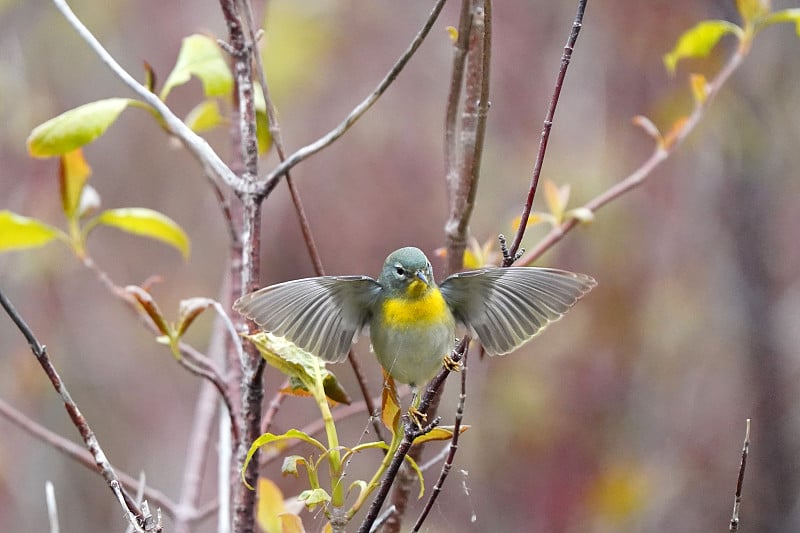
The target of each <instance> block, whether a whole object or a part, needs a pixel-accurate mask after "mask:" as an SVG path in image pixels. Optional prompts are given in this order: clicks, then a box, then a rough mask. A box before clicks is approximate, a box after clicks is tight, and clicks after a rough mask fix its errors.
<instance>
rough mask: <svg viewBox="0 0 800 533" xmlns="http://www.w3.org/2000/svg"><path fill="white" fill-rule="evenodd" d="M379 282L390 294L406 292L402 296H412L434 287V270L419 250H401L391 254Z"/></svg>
mask: <svg viewBox="0 0 800 533" xmlns="http://www.w3.org/2000/svg"><path fill="white" fill-rule="evenodd" d="M378 282H379V283H380V284H381V285H382V286H383V288H384V289H386V290H388V291H389V292H390V293H392V292H399V291H404V292H403V293H400V294H406V295H408V296H412V295H413V293H422V292H424V291H425V290H426V289H427V288H428V287H429V286H431V285H433V283H434V281H433V268H432V267H431V263H430V261H428V258H427V257H425V254H424V253H422V250H420V249H419V248H414V247H413V246H408V247H406V248H400V249H399V250H395V251H394V252H392V253H391V254H389V257H387V258H386V261H384V263H383V270H381V275H380V277H378ZM415 282H416V283H415ZM420 282H421V283H420ZM405 291H410V292H411V293H412V294H407V293H406V292H405ZM400 294H398V296H399V295H400Z"/></svg>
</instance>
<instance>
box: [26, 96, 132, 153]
mask: <svg viewBox="0 0 800 533" xmlns="http://www.w3.org/2000/svg"><path fill="white" fill-rule="evenodd" d="M133 101H134V100H131V99H129V98H108V99H105V100H98V101H96V102H91V103H88V104H84V105H82V106H80V107H76V108H74V109H70V110H69V111H65V112H63V113H61V114H60V115H58V116H57V117H55V118H51V119H50V120H48V121H47V122H45V123H44V124H40V125H38V126H36V127H35V128H34V129H33V131H32V132H31V134H30V135H29V136H28V152H29V153H30V155H31V156H33V157H53V156H57V155H61V154H65V153H67V152H70V151H72V150H74V149H76V148H80V147H81V146H84V145H86V144H89V143H90V142H92V141H94V140H95V139H97V138H98V137H100V136H101V135H102V134H103V133H105V131H106V130H107V129H108V127H109V126H110V125H111V124H113V123H114V121H115V120H117V117H118V116H119V114H120V113H122V111H123V110H124V109H125V108H126V107H128V105H130V104H131V102H133Z"/></svg>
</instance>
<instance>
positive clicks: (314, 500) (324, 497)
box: [297, 488, 331, 509]
mask: <svg viewBox="0 0 800 533" xmlns="http://www.w3.org/2000/svg"><path fill="white" fill-rule="evenodd" d="M297 499H298V500H300V501H301V502H303V503H305V504H306V507H308V508H309V509H313V508H314V507H316V506H317V505H320V504H324V503H328V502H329V501H331V495H330V494H328V493H327V491H326V490H325V489H323V488H316V489H310V490H304V491H303V492H301V493H300V494H299V495H298V496H297Z"/></svg>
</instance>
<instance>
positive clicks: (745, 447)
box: [729, 418, 750, 533]
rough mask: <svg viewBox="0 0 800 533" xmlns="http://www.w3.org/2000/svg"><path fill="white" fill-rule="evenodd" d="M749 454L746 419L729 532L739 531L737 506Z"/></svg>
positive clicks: (740, 499) (748, 435) (748, 434)
mask: <svg viewBox="0 0 800 533" xmlns="http://www.w3.org/2000/svg"><path fill="white" fill-rule="evenodd" d="M749 454H750V419H749V418H748V419H747V423H746V428H745V430H744V445H743V446H742V461H741V463H739V477H738V478H737V480H736V496H735V498H734V500H733V514H732V515H731V524H730V529H729V531H731V533H733V532H735V531H739V508H740V507H741V505H742V486H743V485H744V470H745V468H746V467H747V456H748V455H749Z"/></svg>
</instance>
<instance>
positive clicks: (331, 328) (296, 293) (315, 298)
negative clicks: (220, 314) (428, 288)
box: [233, 276, 381, 362]
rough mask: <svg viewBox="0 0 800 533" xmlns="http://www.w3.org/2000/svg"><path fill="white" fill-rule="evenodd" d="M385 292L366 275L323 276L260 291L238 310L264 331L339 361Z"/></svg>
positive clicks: (241, 302)
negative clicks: (381, 294) (377, 300)
mask: <svg viewBox="0 0 800 533" xmlns="http://www.w3.org/2000/svg"><path fill="white" fill-rule="evenodd" d="M380 290H381V286H380V285H378V282H377V281H375V280H374V279H372V278H370V277H367V276H322V277H318V278H307V279H298V280H294V281H287V282H285V283H279V284H277V285H271V286H269V287H265V288H263V289H259V290H257V291H255V292H252V293H250V294H246V295H244V296H242V297H241V298H239V299H238V300H236V302H235V303H234V304H233V308H234V309H236V310H237V311H239V312H240V313H241V314H243V315H244V316H246V317H247V318H249V319H251V320H253V321H254V322H255V323H256V324H258V325H259V326H260V327H261V328H262V329H263V330H264V331H268V332H270V333H274V334H275V335H279V336H282V337H286V338H287V339H289V340H290V341H292V342H293V343H295V344H296V345H298V346H299V347H300V348H302V349H304V350H306V351H309V352H311V353H313V354H315V355H317V356H319V357H321V358H322V359H324V360H326V361H332V362H338V361H342V360H344V358H345V357H347V352H348V351H349V350H350V345H351V344H352V343H353V339H354V338H355V336H356V334H357V333H358V332H359V331H361V329H362V328H363V327H364V325H365V324H366V323H367V321H368V320H369V314H370V309H371V308H372V305H373V304H374V302H375V300H376V299H377V297H378V296H379V294H380Z"/></svg>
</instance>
